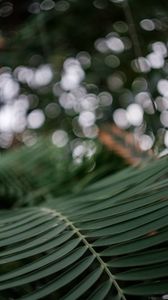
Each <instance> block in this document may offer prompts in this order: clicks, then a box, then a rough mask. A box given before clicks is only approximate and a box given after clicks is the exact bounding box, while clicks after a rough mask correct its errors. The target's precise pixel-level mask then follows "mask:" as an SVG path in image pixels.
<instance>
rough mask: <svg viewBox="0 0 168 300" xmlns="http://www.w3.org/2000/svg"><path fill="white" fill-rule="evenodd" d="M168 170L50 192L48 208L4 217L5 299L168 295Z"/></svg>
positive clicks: (162, 163) (128, 172) (0, 225)
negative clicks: (74, 191) (73, 191)
mask: <svg viewBox="0 0 168 300" xmlns="http://www.w3.org/2000/svg"><path fill="white" fill-rule="evenodd" d="M167 167H168V160H167V158H164V159H161V160H159V161H155V162H152V163H150V164H149V165H148V166H146V167H141V168H140V169H131V168H129V169H125V170H124V171H122V172H120V173H117V174H116V175H113V176H109V177H108V178H106V179H103V180H100V181H99V182H96V183H94V184H92V185H90V186H89V187H87V188H85V190H84V191H83V192H82V193H80V194H78V195H69V197H67V196H66V197H64V196H63V197H61V198H56V197H55V196H54V194H53V193H51V194H50V196H49V195H48V198H47V201H46V202H45V206H44V204H43V206H39V207H38V206H36V207H32V208H20V209H15V210H13V211H9V212H8V211H1V212H0V290H1V293H2V296H5V295H7V296H6V297H7V299H8V298H10V297H11V296H12V295H13V293H14V294H16V297H15V298H14V299H29V300H33V299H34V300H37V299H42V298H45V299H50V297H51V299H62V300H75V299H90V300H94V299H96V300H97V299H99V300H103V299H116V300H117V299H120V300H125V299H130V295H135V296H136V297H138V296H139V295H140V296H143V297H146V296H152V295H164V294H166V293H168V247H167V245H168V201H167V200H168V195H167V189H168V179H167ZM12 297H13V296H12ZM52 297H54V298H52ZM136 299H137V298H136ZM144 299H146V298H144Z"/></svg>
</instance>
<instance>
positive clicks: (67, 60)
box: [0, 0, 168, 170]
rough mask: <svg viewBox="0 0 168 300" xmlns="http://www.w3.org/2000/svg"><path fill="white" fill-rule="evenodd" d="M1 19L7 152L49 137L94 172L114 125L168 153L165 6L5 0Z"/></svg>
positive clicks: (0, 106) (141, 1)
mask: <svg viewBox="0 0 168 300" xmlns="http://www.w3.org/2000/svg"><path fill="white" fill-rule="evenodd" d="M0 22H1V31H0V148H1V151H4V150H6V149H10V148H13V147H14V146H15V147H16V146H17V145H20V144H25V145H27V146H29V147H30V146H32V145H34V144H35V143H36V142H37V141H38V139H39V138H40V136H41V135H43V136H49V138H50V140H51V142H52V143H53V144H54V145H55V146H56V147H57V148H58V149H61V150H62V149H64V147H66V149H67V150H66V151H69V155H71V157H72V159H73V162H74V164H75V165H77V166H80V165H81V163H82V162H83V161H85V160H87V161H89V162H92V163H91V164H90V163H89V167H88V170H93V169H94V168H95V166H96V165H97V164H98V161H99V160H100V159H102V162H103V157H104V160H105V161H110V159H109V157H111V153H110V152H109V151H108V150H106V149H105V148H104V146H102V144H101V143H100V139H99V136H100V134H101V131H102V130H104V129H102V128H103V127H102V126H104V124H106V123H108V124H109V123H110V124H111V123H114V124H115V125H116V126H117V127H119V128H120V129H122V130H125V131H128V132H131V133H132V137H133V140H134V141H135V144H136V143H138V144H139V147H140V149H141V150H142V152H145V153H146V152H147V151H149V150H151V149H152V150H153V152H154V153H155V154H157V155H163V154H166V153H167V150H168V130H167V127H168V60H167V57H168V52H167V46H168V44H167V37H168V35H167V31H168V3H167V1H166V0H152V1H151V0H148V1H145V0H137V1H132V0H129V1H128V0H94V1H90V0H85V1H79V0H59V1H54V0H43V1H36V0H34V1H30V0H29V1H23V2H20V1H19V0H13V1H12V0H8V1H0ZM101 141H103V140H102V139H101ZM122 147H123V145H122ZM114 150H115V149H114ZM63 151H64V150H63ZM60 152H61V151H60ZM119 154H120V155H119V156H122V155H121V151H120V153H119ZM113 155H114V154H113ZM99 156H100V157H101V158H96V157H99ZM115 158H116V157H115ZM127 163H129V162H128V161H127ZM113 164H114V160H113ZM122 164H123V165H122V166H124V164H125V163H124V162H122ZM115 168H116V166H114V169H115Z"/></svg>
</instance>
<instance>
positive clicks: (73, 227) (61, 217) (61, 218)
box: [52, 209, 127, 300]
mask: <svg viewBox="0 0 168 300" xmlns="http://www.w3.org/2000/svg"><path fill="white" fill-rule="evenodd" d="M52 211H53V210H52ZM54 213H55V215H56V216H57V217H58V218H59V219H60V220H61V221H64V222H65V223H66V224H67V226H69V227H70V228H71V229H72V230H73V231H74V233H75V234H77V236H78V237H79V238H80V240H81V241H82V242H83V243H84V245H85V246H86V247H87V248H88V250H89V251H90V252H91V253H92V255H93V256H94V257H95V258H96V259H97V261H98V262H99V263H100V265H101V268H102V269H103V270H104V272H106V274H107V275H108V277H109V279H110V281H111V283H112V284H113V285H114V286H115V288H116V290H117V292H118V294H119V295H120V299H123V300H127V299H126V297H125V295H124V294H123V291H122V289H121V288H120V286H119V285H118V283H117V281H116V280H115V277H114V275H113V274H112V273H111V271H110V269H109V268H108V266H107V264H106V263H105V262H104V261H103V259H102V258H101V256H100V255H99V253H97V252H96V250H95V249H94V248H93V246H92V245H91V244H90V243H89V242H88V241H87V239H86V237H85V236H84V235H83V234H82V233H81V232H80V230H79V229H78V228H77V227H76V226H75V225H74V224H73V222H71V221H70V220H69V219H68V217H67V216H65V215H63V214H62V213H61V212H58V211H57V210H56V209H55V210H54Z"/></svg>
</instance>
